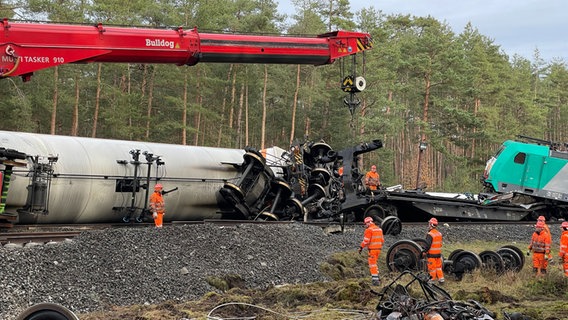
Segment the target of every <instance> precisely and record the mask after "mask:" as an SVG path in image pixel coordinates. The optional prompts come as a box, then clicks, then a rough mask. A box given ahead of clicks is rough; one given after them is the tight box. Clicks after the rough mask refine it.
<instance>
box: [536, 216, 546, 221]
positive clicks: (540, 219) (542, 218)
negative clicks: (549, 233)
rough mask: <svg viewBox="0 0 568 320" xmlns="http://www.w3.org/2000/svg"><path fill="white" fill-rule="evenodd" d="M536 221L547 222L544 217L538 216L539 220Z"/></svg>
mask: <svg viewBox="0 0 568 320" xmlns="http://www.w3.org/2000/svg"><path fill="white" fill-rule="evenodd" d="M536 221H546V218H545V217H544V216H538V219H536Z"/></svg>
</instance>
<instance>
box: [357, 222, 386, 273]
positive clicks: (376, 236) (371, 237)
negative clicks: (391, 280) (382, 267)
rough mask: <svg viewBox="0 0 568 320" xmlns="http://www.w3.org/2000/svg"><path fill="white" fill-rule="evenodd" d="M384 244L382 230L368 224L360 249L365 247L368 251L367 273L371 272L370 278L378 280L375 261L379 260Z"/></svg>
mask: <svg viewBox="0 0 568 320" xmlns="http://www.w3.org/2000/svg"><path fill="white" fill-rule="evenodd" d="M384 242H385V240H384V238H383V230H382V229H381V228H379V227H378V226H377V225H376V224H374V223H370V224H369V226H368V227H367V229H365V234H364V235H363V242H361V248H365V247H367V248H368V249H369V259H368V262H369V271H370V272H371V277H373V278H376V279H378V278H379V268H378V266H377V261H378V260H379V255H380V254H381V249H382V248H383V243H384Z"/></svg>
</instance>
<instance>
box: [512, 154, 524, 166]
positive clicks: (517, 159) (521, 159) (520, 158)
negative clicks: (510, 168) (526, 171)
mask: <svg viewBox="0 0 568 320" xmlns="http://www.w3.org/2000/svg"><path fill="white" fill-rule="evenodd" d="M526 158H527V154H526V153H524V152H519V153H517V155H516V156H515V159H514V160H513V161H515V163H518V164H524V163H525V160H526Z"/></svg>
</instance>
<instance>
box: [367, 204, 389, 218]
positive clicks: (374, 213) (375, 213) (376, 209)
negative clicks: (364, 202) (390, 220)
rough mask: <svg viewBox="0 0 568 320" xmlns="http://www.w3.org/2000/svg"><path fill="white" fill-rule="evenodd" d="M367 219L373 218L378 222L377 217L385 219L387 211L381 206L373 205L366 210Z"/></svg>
mask: <svg viewBox="0 0 568 320" xmlns="http://www.w3.org/2000/svg"><path fill="white" fill-rule="evenodd" d="M364 216H365V217H373V219H375V220H376V217H378V218H381V219H384V217H385V210H383V207H381V206H379V205H372V206H369V207H367V209H365V214H364Z"/></svg>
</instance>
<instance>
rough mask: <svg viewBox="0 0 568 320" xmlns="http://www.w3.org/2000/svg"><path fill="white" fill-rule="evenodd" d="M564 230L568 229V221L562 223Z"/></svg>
mask: <svg viewBox="0 0 568 320" xmlns="http://www.w3.org/2000/svg"><path fill="white" fill-rule="evenodd" d="M560 226H561V227H562V228H565V229H568V221H564V222H562V224H561V225H560Z"/></svg>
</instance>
